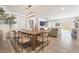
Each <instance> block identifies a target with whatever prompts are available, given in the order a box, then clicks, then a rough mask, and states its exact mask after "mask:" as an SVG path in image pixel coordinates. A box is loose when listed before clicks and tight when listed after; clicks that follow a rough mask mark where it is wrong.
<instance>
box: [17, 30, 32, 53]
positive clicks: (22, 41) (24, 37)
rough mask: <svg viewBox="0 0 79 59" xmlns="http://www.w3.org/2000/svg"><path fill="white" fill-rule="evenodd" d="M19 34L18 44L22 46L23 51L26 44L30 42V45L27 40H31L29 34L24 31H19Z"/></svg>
mask: <svg viewBox="0 0 79 59" xmlns="http://www.w3.org/2000/svg"><path fill="white" fill-rule="evenodd" d="M18 35H19V37H20V38H19V39H18V44H19V45H18V46H19V47H20V48H21V51H23V49H24V45H26V44H28V45H29V43H27V42H29V41H30V39H29V37H28V36H27V34H26V33H24V32H21V31H18Z"/></svg>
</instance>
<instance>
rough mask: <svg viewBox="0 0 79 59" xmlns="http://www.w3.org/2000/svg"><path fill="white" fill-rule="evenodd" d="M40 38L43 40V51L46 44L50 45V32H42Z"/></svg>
mask: <svg viewBox="0 0 79 59" xmlns="http://www.w3.org/2000/svg"><path fill="white" fill-rule="evenodd" d="M38 36H39V37H41V38H42V49H43V48H44V47H43V46H44V43H46V45H48V32H42V33H40V34H39V35H38ZM45 38H46V39H45Z"/></svg>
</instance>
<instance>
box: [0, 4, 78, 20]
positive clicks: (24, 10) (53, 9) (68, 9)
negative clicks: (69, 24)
mask: <svg viewBox="0 0 79 59" xmlns="http://www.w3.org/2000/svg"><path fill="white" fill-rule="evenodd" d="M0 7H3V8H4V9H5V10H6V12H8V13H14V14H18V15H26V14H28V13H29V12H34V13H35V15H37V16H38V17H44V18H50V19H58V18H67V17H73V16H79V5H32V7H30V8H29V7H28V6H27V5H1V6H0Z"/></svg>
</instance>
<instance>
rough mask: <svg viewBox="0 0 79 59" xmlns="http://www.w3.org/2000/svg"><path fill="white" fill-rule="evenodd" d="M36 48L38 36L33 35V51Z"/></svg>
mask: <svg viewBox="0 0 79 59" xmlns="http://www.w3.org/2000/svg"><path fill="white" fill-rule="evenodd" d="M35 48H36V35H32V50H35Z"/></svg>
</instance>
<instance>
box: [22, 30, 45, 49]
mask: <svg viewBox="0 0 79 59" xmlns="http://www.w3.org/2000/svg"><path fill="white" fill-rule="evenodd" d="M21 32H23V33H26V34H28V35H30V36H31V38H32V43H31V48H32V50H35V49H36V45H37V44H36V43H37V35H41V34H42V33H44V31H29V30H21Z"/></svg>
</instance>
